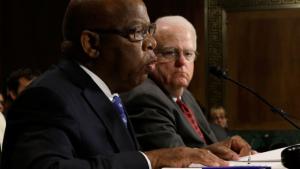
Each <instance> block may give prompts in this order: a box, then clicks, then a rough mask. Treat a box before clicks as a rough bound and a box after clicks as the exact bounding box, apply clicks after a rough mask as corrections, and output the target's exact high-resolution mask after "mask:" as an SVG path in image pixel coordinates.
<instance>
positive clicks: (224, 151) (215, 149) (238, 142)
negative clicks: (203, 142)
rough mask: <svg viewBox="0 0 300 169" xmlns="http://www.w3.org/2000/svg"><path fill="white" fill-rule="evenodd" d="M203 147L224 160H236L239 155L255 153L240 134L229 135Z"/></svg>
mask: <svg viewBox="0 0 300 169" xmlns="http://www.w3.org/2000/svg"><path fill="white" fill-rule="evenodd" d="M205 148H206V149H208V150H210V151H211V152H212V153H214V154H216V155H217V156H218V157H220V158H222V159H225V160H238V159H239V157H243V156H247V155H250V154H255V153H256V151H253V150H252V149H251V146H250V145H249V144H248V143H247V142H246V141H245V140H244V139H242V138H241V137H240V136H233V137H230V138H228V139H226V140H224V141H220V142H218V143H215V144H211V145H209V146H207V147H205Z"/></svg>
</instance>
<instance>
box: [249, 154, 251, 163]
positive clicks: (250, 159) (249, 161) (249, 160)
mask: <svg viewBox="0 0 300 169" xmlns="http://www.w3.org/2000/svg"><path fill="white" fill-rule="evenodd" d="M250 161H251V152H250V153H249V156H248V164H250Z"/></svg>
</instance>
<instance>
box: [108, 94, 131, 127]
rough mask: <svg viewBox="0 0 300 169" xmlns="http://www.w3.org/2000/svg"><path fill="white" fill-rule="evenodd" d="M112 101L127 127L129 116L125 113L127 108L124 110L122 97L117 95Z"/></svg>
mask: <svg viewBox="0 0 300 169" xmlns="http://www.w3.org/2000/svg"><path fill="white" fill-rule="evenodd" d="M112 103H113V105H114V108H115V109H116V110H117V111H118V112H119V114H120V117H121V119H122V121H123V123H124V125H125V127H126V128H127V117H126V114H125V110H124V107H123V104H122V100H121V98H120V97H119V96H117V95H115V96H114V97H113V101H112Z"/></svg>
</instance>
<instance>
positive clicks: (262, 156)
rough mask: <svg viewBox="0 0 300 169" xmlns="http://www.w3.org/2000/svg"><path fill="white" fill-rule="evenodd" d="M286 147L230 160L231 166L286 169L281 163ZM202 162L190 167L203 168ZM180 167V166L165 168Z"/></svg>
mask: <svg viewBox="0 0 300 169" xmlns="http://www.w3.org/2000/svg"><path fill="white" fill-rule="evenodd" d="M283 149H284V148H280V149H276V150H272V151H267V152H264V153H258V154H254V155H251V156H247V157H242V158H240V159H239V160H238V161H229V165H230V166H270V167H271V168H272V169H286V168H285V167H283V166H282V164H281V152H282V150H283ZM202 167H205V166H203V165H202V164H191V165H190V167H189V168H197V169H201V168H202ZM163 169H178V168H163Z"/></svg>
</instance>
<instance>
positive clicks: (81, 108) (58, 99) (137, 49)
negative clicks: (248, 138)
mask: <svg viewBox="0 0 300 169" xmlns="http://www.w3.org/2000/svg"><path fill="white" fill-rule="evenodd" d="M154 31H155V25H154V24H150V22H149V17H148V14H147V11H146V7H145V5H144V3H143V2H142V1H141V0H71V1H70V4H69V6H68V8H67V11H66V14H65V17H64V25H63V33H64V42H63V45H62V46H63V52H64V56H65V57H66V58H65V60H64V61H62V62H61V63H60V64H58V65H57V66H55V67H53V68H52V69H50V70H48V71H47V72H45V73H44V74H43V75H41V76H40V77H39V78H38V79H36V80H35V81H34V82H33V83H32V84H31V85H30V86H29V87H28V88H27V89H26V90H25V91H23V93H22V95H20V96H19V97H18V98H17V100H16V101H15V102H14V104H13V105H12V107H11V109H10V110H9V112H8V117H7V119H8V123H7V128H6V134H5V138H4V147H3V158H2V161H3V163H2V167H1V168H2V169H50V168H51V169H151V168H152V169H160V168H161V167H167V166H170V167H187V166H188V165H189V164H191V163H193V162H194V163H202V164H204V165H208V166H220V165H221V166H224V165H228V163H227V162H225V161H223V160H221V159H219V158H218V157H217V156H215V155H214V154H212V153H211V152H209V151H207V150H205V149H192V148H187V147H180V148H170V149H161V150H153V151H147V152H140V151H138V143H137V141H136V139H135V136H134V133H133V129H132V126H131V123H130V120H128V119H127V116H126V112H125V111H124V109H123V107H122V102H121V100H120V98H119V97H118V94H117V93H119V92H124V91H128V90H129V89H131V88H133V87H135V86H137V85H138V84H140V83H142V82H143V81H144V80H145V79H146V77H147V73H148V72H150V71H151V70H152V69H153V67H154V64H155V62H156V61H157V58H156V56H155V55H154V53H153V49H154V48H155V46H156V41H155V40H154V38H153V37H152V35H153V33H154Z"/></svg>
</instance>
